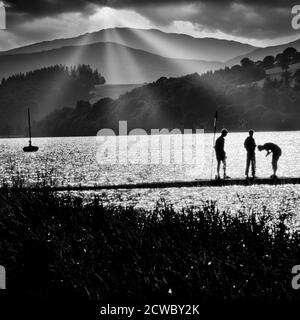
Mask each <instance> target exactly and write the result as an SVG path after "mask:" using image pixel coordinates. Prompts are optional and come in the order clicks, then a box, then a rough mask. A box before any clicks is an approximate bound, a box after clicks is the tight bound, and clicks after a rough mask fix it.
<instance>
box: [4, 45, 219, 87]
mask: <svg viewBox="0 0 300 320" xmlns="http://www.w3.org/2000/svg"><path fill="white" fill-rule="evenodd" d="M57 64H62V65H66V66H74V65H79V64H89V65H90V66H91V67H92V68H93V69H98V70H99V71H100V72H101V73H102V74H103V76H104V77H105V79H106V81H107V83H109V84H129V83H143V82H151V81H154V80H156V79H158V78H160V77H162V76H164V77H176V76H182V75H185V74H189V73H194V72H198V73H203V72H206V71H208V70H215V69H218V68H220V67H221V66H222V64H221V63H219V62H207V61H197V60H183V59H169V58H165V57H162V56H159V55H155V54H151V53H149V52H146V51H142V50H136V49H132V48H129V47H126V46H123V45H120V44H116V43H96V44H90V45H82V46H71V47H63V48H59V49H53V50H49V51H43V52H36V53H30V54H10V55H2V56H0V78H3V77H8V76H10V75H12V74H16V73H20V72H27V71H30V70H35V69H40V68H43V67H47V66H52V65H57Z"/></svg>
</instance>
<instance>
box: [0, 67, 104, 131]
mask: <svg viewBox="0 0 300 320" xmlns="http://www.w3.org/2000/svg"><path fill="white" fill-rule="evenodd" d="M103 83H105V79H104V78H103V77H102V76H101V74H100V73H99V72H98V71H97V70H92V69H91V68H90V66H88V65H79V66H74V67H72V68H68V67H66V66H63V65H55V66H52V67H48V68H43V69H39V70H35V71H31V72H28V73H25V74H22V73H20V74H16V75H13V76H11V77H9V78H3V79H2V81H1V84H0V110H1V117H0V136H9V135H22V134H24V133H26V127H27V113H26V111H27V108H30V109H31V114H32V117H33V120H36V121H37V120H41V119H42V118H44V117H45V116H46V115H48V114H49V113H51V112H52V111H54V110H59V109H61V108H64V107H71V106H74V105H75V104H76V102H77V101H78V100H81V99H87V100H88V99H90V92H91V90H93V89H94V87H95V85H98V84H103Z"/></svg>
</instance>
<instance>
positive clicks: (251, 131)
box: [249, 129, 254, 137]
mask: <svg viewBox="0 0 300 320" xmlns="http://www.w3.org/2000/svg"><path fill="white" fill-rule="evenodd" d="M253 135H254V131H253V130H252V129H250V130H249V136H250V137H253Z"/></svg>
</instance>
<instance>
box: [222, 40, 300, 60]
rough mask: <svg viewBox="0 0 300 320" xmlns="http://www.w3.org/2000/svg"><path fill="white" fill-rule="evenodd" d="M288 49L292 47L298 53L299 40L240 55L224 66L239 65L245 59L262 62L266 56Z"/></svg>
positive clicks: (299, 47) (299, 48)
mask: <svg viewBox="0 0 300 320" xmlns="http://www.w3.org/2000/svg"><path fill="white" fill-rule="evenodd" d="M289 47H293V48H295V49H297V50H298V51H300V39H299V40H296V41H294V42H289V43H286V44H282V45H278V46H272V47H266V48H258V49H255V50H253V51H252V52H249V53H247V54H243V55H240V56H238V57H236V58H234V59H231V60H229V61H227V62H226V65H228V66H233V65H235V64H239V63H240V61H241V60H242V59H243V58H246V57H247V58H249V59H251V60H253V61H258V60H262V59H264V58H265V57H266V56H276V55H277V54H279V53H281V52H283V51H284V50H285V49H287V48H289Z"/></svg>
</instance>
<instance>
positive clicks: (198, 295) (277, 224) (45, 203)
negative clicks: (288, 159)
mask: <svg viewBox="0 0 300 320" xmlns="http://www.w3.org/2000/svg"><path fill="white" fill-rule="evenodd" d="M0 202H1V207H0V234H1V240H0V259H1V260H0V264H2V265H4V266H5V267H6V268H7V273H8V281H7V282H8V289H10V290H12V291H13V290H18V291H22V292H24V293H26V294H30V295H32V296H35V297H40V298H41V299H48V297H51V296H52V295H57V294H60V295H63V294H64V293H68V294H74V295H76V296H77V297H80V298H81V299H85V300H87V301H88V300H89V301H94V302H108V301H112V300H119V301H120V300H121V301H131V302H135V303H136V302H145V301H149V300H153V299H155V298H156V299H160V301H162V300H170V299H171V300H172V299H174V300H177V301H180V300H184V301H188V300H191V301H192V300H196V299H201V301H203V300H209V299H252V298H258V299H268V300H271V299H294V298H297V296H296V293H297V292H295V291H293V290H292V288H291V279H292V275H291V269H292V267H293V266H294V265H296V264H299V262H300V261H299V260H297V258H298V257H300V237H299V234H298V233H296V232H291V231H290V230H289V229H288V227H287V219H288V216H287V215H284V214H282V215H280V216H279V217H278V218H276V219H275V218H273V217H271V216H270V215H268V214H267V213H264V214H261V215H257V216H255V215H252V216H249V215H248V216H246V215H244V214H243V213H240V214H238V215H228V214H225V213H221V212H218V210H217V208H216V206H215V204H213V203H207V205H206V206H205V207H204V208H203V209H199V210H189V209H186V210H184V211H183V212H180V213H177V212H175V211H174V210H173V209H172V207H168V206H166V205H165V206H159V207H158V208H157V209H156V210H154V211H153V212H151V213H149V212H146V211H141V210H139V211H137V210H134V209H133V208H127V209H124V208H116V207H111V208H107V207H106V208H105V207H103V206H102V205H101V202H100V199H97V198H95V199H94V201H93V202H92V203H90V204H87V205H84V204H83V203H82V200H81V199H80V198H74V197H71V196H64V197H58V196H56V195H51V194H47V193H30V192H25V191H24V192H17V191H13V190H9V189H7V190H3V191H1V193H0ZM298 297H299V296H298Z"/></svg>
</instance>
